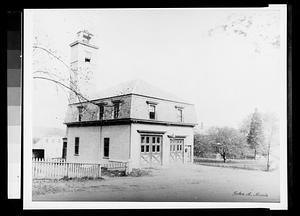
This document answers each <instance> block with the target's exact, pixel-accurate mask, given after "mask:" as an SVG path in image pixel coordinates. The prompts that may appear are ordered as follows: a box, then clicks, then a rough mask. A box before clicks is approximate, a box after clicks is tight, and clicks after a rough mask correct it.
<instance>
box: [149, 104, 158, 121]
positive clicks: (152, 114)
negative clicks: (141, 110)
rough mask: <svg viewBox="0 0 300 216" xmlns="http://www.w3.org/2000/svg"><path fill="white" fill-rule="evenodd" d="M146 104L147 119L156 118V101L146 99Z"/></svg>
mask: <svg viewBox="0 0 300 216" xmlns="http://www.w3.org/2000/svg"><path fill="white" fill-rule="evenodd" d="M147 104H148V112H149V119H156V118H157V116H156V105H157V103H155V102H151V101H147Z"/></svg>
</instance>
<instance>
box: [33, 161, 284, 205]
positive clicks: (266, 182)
mask: <svg viewBox="0 0 300 216" xmlns="http://www.w3.org/2000/svg"><path fill="white" fill-rule="evenodd" d="M82 184H83V185H84V188H76V190H73V191H67V192H58V193H48V194H44V195H33V200H34V201H35V200H49V201H50V200H51V201H54V200H56V201H62V200H64V201H75V200H76V201H148V202H151V201H156V202H157V201H169V202H172V201H177V202H178V201H194V202H195V201H198V202H199V201H203V202H233V201H241V202H253V201H255V202H279V198H280V196H279V194H280V192H279V171H273V172H263V171H253V170H241V169H232V168H220V167H208V166H202V165H190V166H186V165H185V166H180V167H176V168H174V167H173V168H162V169H154V170H152V173H151V175H149V176H142V177H118V178H108V179H105V180H102V181H88V182H86V183H82ZM74 185H76V184H74ZM77 187H78V186H77Z"/></svg>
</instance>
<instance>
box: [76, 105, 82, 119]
mask: <svg viewBox="0 0 300 216" xmlns="http://www.w3.org/2000/svg"><path fill="white" fill-rule="evenodd" d="M77 109H78V121H81V120H82V113H83V107H82V106H79V107H77Z"/></svg>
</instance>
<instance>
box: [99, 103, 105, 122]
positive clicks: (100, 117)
mask: <svg viewBox="0 0 300 216" xmlns="http://www.w3.org/2000/svg"><path fill="white" fill-rule="evenodd" d="M105 105H107V103H105V102H100V103H97V106H98V108H99V116H98V118H99V120H102V119H103V118H104V107H105Z"/></svg>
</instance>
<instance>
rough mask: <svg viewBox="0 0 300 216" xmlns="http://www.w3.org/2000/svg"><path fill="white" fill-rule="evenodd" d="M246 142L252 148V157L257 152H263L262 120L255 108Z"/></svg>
mask: <svg viewBox="0 0 300 216" xmlns="http://www.w3.org/2000/svg"><path fill="white" fill-rule="evenodd" d="M247 143H248V145H249V147H250V148H251V149H253V150H254V159H255V158H256V156H257V153H258V152H260V153H262V154H264V153H265V149H264V147H265V145H264V144H265V143H264V134H263V122H262V118H261V115H260V113H259V112H258V110H257V109H255V111H254V113H253V115H252V118H251V122H250V128H249V133H248V135H247Z"/></svg>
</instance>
